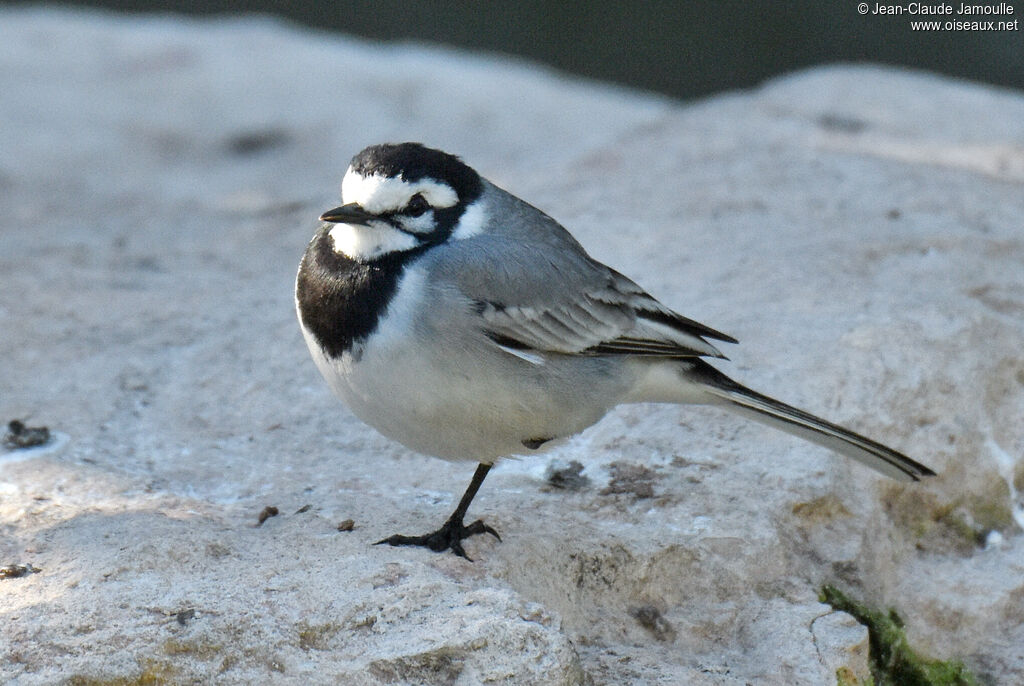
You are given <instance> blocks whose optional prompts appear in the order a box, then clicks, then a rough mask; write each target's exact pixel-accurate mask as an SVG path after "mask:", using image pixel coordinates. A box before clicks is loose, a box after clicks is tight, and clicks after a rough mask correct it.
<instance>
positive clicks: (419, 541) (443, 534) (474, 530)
mask: <svg viewBox="0 0 1024 686" xmlns="http://www.w3.org/2000/svg"><path fill="white" fill-rule="evenodd" d="M477 534H490V535H492V536H494V537H495V538H496V539H498V540H499V541H500V540H501V536H499V535H498V532H497V531H495V530H494V529H493V528H491V527H489V526H487V525H486V524H484V523H483V520H480V519H478V520H476V521H475V522H473V523H472V524H470V525H469V526H463V524H462V522H457V521H453V520H451V519H449V520H448V521H447V522H445V523H444V526H442V527H441V528H440V529H438V530H437V531H435V532H433V533H430V534H424V535H423V536H403V535H401V534H395V535H394V536H388V537H387V538H384V539H381V540H379V541H377V542H376V543H374V545H383V544H385V543H386V544H387V545H392V546H399V545H411V546H421V547H423V548H430V549H431V550H433V551H434V552H435V553H440V552H443V551H445V550H451V551H452V552H453V553H455V554H456V555H458V556H459V557H463V558H465V559H467V560H469V561H470V562H472V561H473V560H472V558H470V557H469V555H467V554H466V550H465V549H464V548H463V547H462V541H463V539H466V538H469V537H470V536H475V535H477Z"/></svg>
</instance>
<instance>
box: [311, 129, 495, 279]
mask: <svg viewBox="0 0 1024 686" xmlns="http://www.w3.org/2000/svg"><path fill="white" fill-rule="evenodd" d="M482 192H483V181H482V179H481V178H480V175H479V174H477V173H476V172H475V171H473V169H472V168H470V167H469V166H467V165H466V164H464V163H463V162H462V160H460V159H459V158H458V157H455V156H454V155H449V154H448V153H445V152H442V151H440V150H434V149H431V148H427V147H425V146H423V145H422V144H420V143H399V144H383V145H373V146H370V147H369V148H366V149H365V150H363V151H362V152H360V153H359V154H358V155H356V156H355V157H354V158H352V163H351V164H350V165H349V167H348V170H347V171H346V172H345V178H344V180H343V181H342V183H341V197H342V201H343V202H344V204H343V205H341V206H340V207H335V208H334V209H332V210H328V211H326V212H324V213H323V214H322V215H320V220H321V221H324V222H327V223H328V224H333V225H334V226H332V227H331V228H330V229H329V230H328V233H329V235H330V237H331V239H332V241H333V243H334V250H335V252H338V253H341V254H344V255H345V256H346V257H349V258H350V259H353V260H357V261H359V262H372V261H374V260H377V259H380V258H381V257H384V256H385V255H388V254H392V253H396V252H404V251H407V250H413V249H415V248H418V247H421V246H425V245H436V244H440V243H443V242H444V241H446V240H449V239H450V238H452V237H455V238H465V237H468V236H471V235H474V234H475V233H478V232H479V231H480V230H482V228H483V222H484V215H483V211H482V207H480V206H479V203H478V202H477V201H478V200H479V199H480V196H481V193H482Z"/></svg>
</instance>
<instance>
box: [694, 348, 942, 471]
mask: <svg viewBox="0 0 1024 686" xmlns="http://www.w3.org/2000/svg"><path fill="white" fill-rule="evenodd" d="M690 362H691V363H693V362H695V363H696V364H695V365H694V366H693V368H692V369H691V370H689V371H688V372H687V376H689V377H691V378H693V379H694V380H697V381H699V382H701V383H702V385H703V386H704V387H705V390H706V391H707V392H708V393H711V394H712V395H714V396H716V397H718V398H721V399H722V400H725V401H726V405H725V407H727V408H728V409H730V410H732V411H734V412H737V413H739V414H742V415H746V416H748V417H750V418H751V419H756V420H757V421H759V422H762V423H764V424H767V425H768V426H771V427H774V428H776V429H781V430H782V431H785V432H787V433H790V434H793V435H794V436H798V437H800V438H803V439H804V440H807V441H811V442H812V443H817V444H818V445H820V446H823V447H825V448H828V449H829V450H834V451H836V452H837V453H839V454H841V455H846V456H847V457H852V458H853V459H855V460H857V461H858V462H861V463H863V464H865V465H867V466H868V467H871V468H872V469H875V470H877V471H879V472H881V473H882V474H885V475H886V476H888V477H891V478H893V479H898V480H900V481H918V480H919V479H920V478H921V477H924V476H935V472H933V471H932V470H931V469H929V468H928V467H926V466H924V465H923V464H921V463H920V462H915V461H914V460H911V459H910V458H909V457H907V456H906V455H903V454H901V453H898V452H896V451H895V450H893V449H892V448H888V447H886V446H884V445H882V444H881V443H876V442H875V441H872V440H871V439H870V438H865V437H864V436H860V435H858V434H855V433H853V432H852V431H850V430H848V429H844V428H843V427H841V426H838V425H836V424H833V423H831V422H827V421H825V420H824V419H821V418H819V417H815V416H814V415H812V414H808V413H807V412H804V411H803V410H798V409H797V408H795V407H792V406H790V405H786V404H785V403H782V402H779V401H778V400H775V399H774V398H769V397H768V396H766V395H761V394H760V393H758V392H756V391H752V390H750V389H749V388H747V387H745V386H742V385H741V384H738V383H736V382H735V381H733V380H732V379H730V378H729V377H727V376H726V375H725V374H723V373H721V372H720V371H718V370H717V369H715V368H714V367H712V366H711V365H709V364H708V363H706V362H704V361H703V360H690Z"/></svg>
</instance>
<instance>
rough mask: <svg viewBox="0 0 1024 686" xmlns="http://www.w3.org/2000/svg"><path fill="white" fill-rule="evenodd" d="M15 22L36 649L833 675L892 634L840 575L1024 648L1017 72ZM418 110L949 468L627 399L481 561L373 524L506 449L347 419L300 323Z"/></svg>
mask: <svg viewBox="0 0 1024 686" xmlns="http://www.w3.org/2000/svg"><path fill="white" fill-rule="evenodd" d="M0 46H2V47H0V92H2V93H3V94H4V96H3V97H2V98H0V121H2V122H3V126H0V207H3V212H0V275H2V283H0V426H7V425H8V422H10V421H11V420H18V421H21V422H22V423H23V424H24V425H25V426H31V427H38V426H46V427H48V428H49V430H50V434H51V435H50V440H49V441H48V442H47V443H45V444H44V445H40V446H37V447H26V448H18V449H7V448H5V449H4V450H3V451H2V452H0V567H5V568H6V567H8V566H12V568H13V567H24V568H26V569H32V570H33V573H27V574H20V575H11V576H9V577H5V578H2V579H0V621H2V623H3V630H2V632H0V633H2V635H3V641H2V642H0V681H2V682H3V683H13V684H19V685H21V684H27V685H34V684H51V683H62V682H69V683H76V680H77V683H96V681H90V680H99V681H98V682H99V683H102V682H103V680H108V681H110V682H112V683H133V680H134V682H137V683H161V682H165V683H192V682H195V683H200V682H202V683H208V682H211V681H216V682H217V683H227V684H230V683H261V682H268V681H273V682H274V683H283V684H289V683H294V684H300V683H302V684H304V683H309V682H310V681H311V679H314V678H315V679H317V680H321V681H336V682H342V683H353V684H381V683H395V682H420V683H428V684H458V685H460V686H461V685H464V684H476V683H505V684H530V683H562V684H578V683H593V684H597V685H600V684H622V683H650V684H666V685H667V684H678V683H688V684H707V685H710V684H715V685H732V684H745V683H757V684H786V685H793V684H808V685H815V686H817V685H819V684H827V683H834V682H835V679H836V673H835V670H836V669H838V668H839V667H842V666H849V667H850V669H852V670H854V671H855V673H857V674H860V673H863V672H862V671H856V670H861V669H862V666H863V662H862V661H861V659H862V653H860V652H858V651H859V650H860V648H859V646H861V645H862V638H863V632H862V630H860V629H858V628H857V627H853V626H850V625H849V624H848V620H847V619H846V618H845V617H844V616H843V615H841V614H839V613H834V612H831V611H830V609H829V608H828V607H827V606H825V605H822V604H821V603H819V602H818V600H817V597H818V591H819V589H820V587H821V586H822V584H824V583H830V584H835V585H837V586H839V587H841V588H844V589H846V590H848V591H849V592H850V593H851V594H852V595H855V596H857V597H858V598H860V599H862V600H864V601H866V602H869V603H871V604H873V605H875V606H878V607H880V608H889V607H892V608H894V609H896V610H897V611H898V613H899V615H900V616H901V617H902V618H903V619H904V621H905V623H906V629H907V636H908V640H909V641H910V643H911V644H912V645H913V646H914V647H915V648H916V649H918V650H920V651H922V652H924V653H927V654H930V655H932V656H934V657H942V658H959V659H963V660H964V661H965V662H966V663H967V665H968V666H969V667H970V668H971V669H973V670H974V671H975V672H976V673H977V674H979V675H980V676H982V677H983V678H986V679H988V680H990V681H991V682H993V683H1016V682H1020V681H1022V680H1024V651H1022V649H1021V646H1024V628H1022V627H1024V581H1022V580H1024V543H1022V538H1021V535H1020V534H1021V526H1022V524H1024V509H1022V507H1021V505H1022V504H1021V496H1020V489H1021V487H1022V485H1024V476H1022V475H1024V467H1022V466H1021V465H1022V464H1024V423H1022V422H1021V421H1020V417H1022V416H1024V355H1022V352H1021V351H1022V346H1021V340H1022V334H1024V233H1022V232H1021V217H1022V216H1024V193H1022V192H1021V183H1022V181H1024V152H1022V151H1024V96H1022V95H1021V94H1020V93H1015V92H1010V91H1001V90H997V89H993V88H989V87H986V86H982V85H978V84H971V83H965V82H959V81H954V80H949V79H943V78H939V77H935V76H932V75H928V74H921V73H914V72H908V71H899V70H893V69H888V68H878V67H870V66H856V67H854V66H842V65H839V66H832V67H822V68H818V69H814V70H810V71H807V72H802V73H798V74H795V75H792V76H789V77H786V78H783V79H779V80H776V81H773V82H769V83H767V84H765V85H764V87H762V88H760V89H757V90H753V91H750V92H744V93H732V94H726V95H722V96H719V97H714V98H710V99H708V100H704V101H700V102H696V103H688V104H680V103H675V102H671V101H668V100H666V99H664V98H658V97H654V96H650V95H646V94H641V93H635V92H630V91H627V90H624V89H619V88H610V87H606V86H602V85H600V84H595V83H589V82H582V81H578V80H573V79H569V78H566V77H564V76H561V75H558V74H556V73H553V72H550V71H547V70H544V69H541V68H538V67H536V66H533V65H530V64H526V63H521V62H510V61H508V60H505V59H502V58H500V57H496V56H492V57H480V56H473V55H469V54H465V53H457V52H452V51H447V50H443V49H439V48H428V47H422V46H415V45H405V44H399V45H381V44H374V43H368V42H362V41H357V40H353V39H349V38H344V37H339V36H332V35H329V34H324V33H317V32H312V31H307V30H300V29H297V28H294V27H291V26H288V25H285V24H283V23H279V22H275V21H271V20H267V19H261V18H251V17H250V18H241V19H230V18H220V19H216V20H203V21H198V20H190V19H183V18H178V17H172V16H161V17H144V16H142V17H140V16H133V17H126V16H121V15H115V14H99V13H85V12H75V11H68V10H55V9H15V8H9V7H8V8H2V9H0ZM384 140H422V141H424V142H426V143H428V144H430V145H433V146H437V147H441V148H444V149H447V150H450V151H452V152H456V153H459V154H461V155H462V156H463V157H464V158H465V159H466V160H467V161H468V162H469V163H470V164H472V165H473V166H475V167H476V168H478V169H479V170H480V171H481V172H482V173H484V174H485V175H486V176H488V177H489V178H491V179H492V180H494V181H495V182H497V183H499V184H500V185H502V186H504V187H506V188H509V189H510V190H512V191H513V192H515V193H516V194H518V195H520V196H522V197H524V198H526V199H528V200H529V201H530V202H532V203H534V204H535V205H537V206H539V207H541V208H542V209H544V210H545V211H547V212H549V213H550V214H552V215H553V216H555V217H557V218H558V219H559V220H561V221H562V222H563V223H565V224H566V225H567V226H568V227H569V228H570V229H571V230H572V231H573V232H574V234H575V235H576V236H577V237H578V238H579V239H580V240H581V242H582V243H583V244H584V245H585V246H586V247H587V249H588V250H590V251H591V253H592V254H593V255H594V256H595V257H596V258H598V259H601V260H603V261H605V262H608V263H610V264H612V265H613V266H614V267H616V268H617V269H619V270H620V271H622V272H623V273H626V274H628V275H630V276H631V277H633V278H635V279H636V280H638V281H639V282H640V283H641V284H642V285H643V286H644V287H646V288H647V289H649V290H650V291H651V292H653V293H654V294H655V295H657V296H658V297H660V298H661V299H662V300H663V301H664V302H665V303H666V304H669V305H671V306H673V307H674V308H676V309H678V310H680V311H681V312H683V313H685V314H686V315H687V316H690V317H693V318H695V319H697V320H699V321H703V322H706V323H707V324H709V325H711V326H713V327H715V328H717V329H719V330H722V331H725V332H728V333H730V334H733V335H735V336H737V337H738V338H739V339H740V340H741V341H743V343H742V345H739V346H731V347H730V348H729V349H728V350H727V351H726V352H727V354H728V355H729V357H730V358H731V359H732V361H731V362H723V363H722V366H723V369H724V370H726V371H727V372H728V373H729V374H730V375H733V376H735V377H737V378H738V379H739V380H741V381H744V382H745V383H748V384H750V385H751V386H752V387H754V388H757V389H760V390H763V391H765V392H768V393H771V394H772V395H776V396H778V397H779V398H780V399H783V400H786V401H789V402H792V403H794V404H796V405H799V406H802V407H805V408H806V409H808V410H810V411H812V412H815V413H818V414H822V415H824V416H827V417H830V418H832V419H834V420H836V421H839V422H842V423H845V424H847V425H849V426H851V427H852V428H854V429H857V430H861V431H863V432H865V433H867V434H868V435H871V436H873V437H875V438H877V439H878V440H881V441H883V442H886V443H889V444H891V445H893V446H894V447H896V448H898V449H900V450H904V451H906V452H907V453H909V454H910V455H912V456H914V457H915V458H917V459H919V460H921V461H923V462H926V463H927V464H929V465H931V466H932V467H934V468H935V469H936V470H937V471H938V472H940V476H939V477H937V478H935V479H932V480H929V481H928V482H927V483H924V484H920V485H910V486H907V485H901V484H894V483H892V482H888V481H885V480H884V479H882V478H880V477H878V476H876V475H875V474H873V473H872V472H869V471H867V470H865V469H863V468H861V467H860V466H858V465H856V464H850V463H848V462H845V461H843V460H841V459H838V458H836V457H835V456H832V455H830V454H828V453H827V452H825V451H823V450H821V449H819V448H816V447H815V446H811V445H808V444H805V443H801V442H799V441H797V440H795V439H792V438H790V437H787V436H785V435H783V434H779V433H776V432H772V431H771V430H770V429H767V428H763V427H760V426H757V425H753V424H750V423H747V422H745V421H743V420H740V419H737V418H735V417H732V416H728V415H725V414H723V413H721V412H718V411H715V410H713V409H710V408H692V407H674V406H653V405H646V406H630V407H623V408H619V409H618V410H616V411H615V412H613V413H611V414H610V415H609V416H608V417H607V418H606V419H605V420H603V421H602V422H601V423H599V424H598V425H596V426H595V427H593V428H592V429H590V430H588V431H587V432H585V433H584V434H583V435H581V436H579V437H577V438H575V439H573V440H570V441H568V442H566V443H565V444H564V445H561V446H558V447H556V448H554V449H553V450H552V452H550V453H549V454H548V455H543V456H534V457H526V458H522V459H520V460H509V461H506V462H503V463H501V464H499V465H498V466H497V467H496V468H495V470H493V472H492V473H491V475H490V476H489V477H488V480H487V483H486V484H485V485H484V488H483V489H482V491H481V493H480V495H479V496H478V498H477V500H476V501H475V502H474V504H473V507H472V509H471V513H470V514H471V516H474V517H476V516H479V517H483V518H484V519H485V520H486V521H487V522H488V523H490V524H491V525H493V526H494V527H495V528H497V529H498V531H500V532H501V534H502V542H500V543H499V542H497V541H496V540H493V539H492V538H491V537H477V538H474V539H472V540H470V541H469V542H468V544H467V548H468V552H469V554H470V556H471V557H473V558H474V559H475V560H476V561H475V562H474V563H469V562H467V561H465V560H462V559H458V558H456V557H454V556H450V555H434V554H431V553H429V552H428V551H420V550H410V549H394V548H389V547H380V546H377V547H375V546H373V545H371V544H372V543H373V542H374V541H376V540H379V539H381V538H383V537H385V536H387V535H390V534H392V533H399V532H400V533H419V532H422V531H426V530H428V529H431V528H433V527H436V526H437V525H438V524H439V523H440V522H441V521H443V519H444V517H446V516H447V515H448V513H449V512H450V510H451V508H452V507H453V505H454V503H455V502H457V500H458V498H459V496H460V495H461V493H462V491H463V489H464V488H465V485H466V484H467V483H468V480H469V478H470V475H471V473H472V466H471V465H467V464H449V463H445V462H441V461H438V460H434V459H432V458H428V457H423V456H419V455H414V454H412V453H409V452H408V451H406V450H404V449H403V448H402V447H401V446H398V445H396V444H394V443H392V442H390V441H388V440H387V439H384V438H382V437H380V436H378V435H376V434H375V433H374V432H373V431H372V430H370V429H369V428H367V427H366V426H364V425H362V424H361V423H360V422H358V421H357V420H356V419H354V418H353V417H352V416H351V415H350V414H349V413H348V412H347V411H346V410H345V409H344V408H343V407H342V406H341V405H340V404H339V403H338V402H337V401H335V400H334V399H333V398H332V397H331V396H330V394H329V391H328V389H327V387H326V385H325V384H324V383H323V382H322V380H321V379H320V378H319V377H318V375H317V373H316V370H315V369H314V367H313V365H312V363H311V362H310V361H309V359H308V355H307V353H306V351H305V347H304V345H303V343H302V341H301V337H300V335H299V333H298V327H297V325H296V323H295V318H294V314H293V311H292V280H293V277H294V272H295V269H296V266H297V263H298V260H299V257H300V255H301V253H302V251H303V249H304V247H305V244H306V242H307V241H308V239H309V237H310V236H311V235H312V232H313V230H314V226H315V218H316V216H317V214H318V213H319V212H320V211H322V210H323V209H324V208H327V207H331V206H333V204H335V203H336V200H337V194H338V184H339V182H340V179H341V176H342V173H343V172H344V169H345V167H346V165H347V163H348V160H349V158H350V157H351V155H352V154H354V153H355V152H356V151H358V150H359V149H361V148H362V147H363V146H365V145H367V144H370V143H374V142H380V141H384ZM552 460H558V461H560V462H561V463H565V464H571V463H572V461H573V460H576V461H578V462H579V463H580V464H582V465H583V467H584V473H585V474H586V476H587V478H588V479H589V480H590V482H589V485H588V486H587V487H586V488H579V489H558V488H552V487H550V485H549V484H548V482H547V471H546V470H547V466H548V465H549V464H551V463H552ZM577 473H578V472H577ZM630 475H633V477H637V478H632V477H630ZM639 477H642V479H639V480H638V478H639ZM638 490H639V491H640V492H638ZM641 496H643V497H641ZM648 496H649V497H648ZM306 505H309V506H310V507H308V508H307V507H305V506H306ZM268 506H273V507H276V508H277V511H278V514H277V516H274V517H268V518H266V519H265V520H264V521H263V523H262V525H260V526H257V523H258V518H259V515H260V513H261V512H262V511H263V510H264V508H266V507H268ZM346 520H348V521H351V522H353V523H354V525H353V527H352V528H351V530H350V531H346V532H340V531H339V530H338V527H339V525H338V523H339V522H345V521H346ZM993 532H995V533H993ZM851 651H852V653H851ZM854 661H857V665H856V666H855V665H854V664H853V662H854ZM836 665H839V667H837V666H836Z"/></svg>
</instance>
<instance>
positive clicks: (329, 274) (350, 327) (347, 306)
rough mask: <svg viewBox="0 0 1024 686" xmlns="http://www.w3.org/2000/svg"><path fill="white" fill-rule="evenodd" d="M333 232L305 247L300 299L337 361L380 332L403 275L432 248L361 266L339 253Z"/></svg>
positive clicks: (307, 321) (307, 322) (311, 326)
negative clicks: (383, 317)
mask: <svg viewBox="0 0 1024 686" xmlns="http://www.w3.org/2000/svg"><path fill="white" fill-rule="evenodd" d="M330 228H331V227H330V226H324V227H322V228H321V229H320V231H318V232H317V234H316V236H315V237H314V238H313V240H312V242H311V243H310V244H309V247H308V248H307V249H306V254H305V255H304V256H303V258H302V264H301V265H300V266H299V275H298V277H297V280H296V285H295V297H296V300H297V301H298V308H299V317H300V318H301V319H302V324H303V326H305V327H306V329H308V330H309V332H310V333H312V334H313V337H314V338H315V339H316V341H317V343H319V344H320V347H322V348H323V349H324V351H325V352H326V353H327V355H328V356H329V357H332V358H336V357H340V356H341V354H342V353H344V352H346V351H348V350H351V349H352V346H353V345H354V344H355V343H356V342H357V341H360V340H362V339H364V338H366V337H367V336H369V335H370V334H371V333H373V332H374V331H375V330H376V329H377V325H378V324H379V323H380V318H381V315H383V314H384V311H385V310H386V309H387V307H388V304H389V303H390V302H391V299H392V298H393V297H394V295H395V291H396V289H397V287H398V279H399V277H401V276H402V272H403V271H404V270H405V268H406V266H408V265H409V264H410V263H411V262H412V261H413V260H415V259H416V258H417V257H419V256H420V255H422V254H423V252H424V251H425V250H427V249H428V248H429V247H430V246H428V245H424V246H422V247H418V248H414V249H412V250H406V251H404V252H398V253H389V254H387V255H384V256H382V257H380V258H378V259H376V260H374V261H373V262H367V263H363V262H357V261H355V260H353V259H350V258H348V257H346V256H345V255H342V254H339V253H336V252H335V251H334V247H333V241H332V240H331V237H330V236H329V235H328V231H329V230H330Z"/></svg>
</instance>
